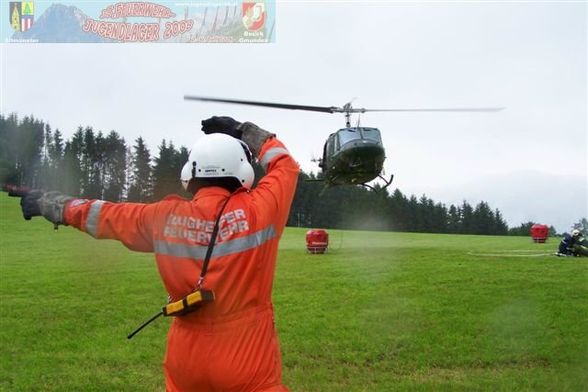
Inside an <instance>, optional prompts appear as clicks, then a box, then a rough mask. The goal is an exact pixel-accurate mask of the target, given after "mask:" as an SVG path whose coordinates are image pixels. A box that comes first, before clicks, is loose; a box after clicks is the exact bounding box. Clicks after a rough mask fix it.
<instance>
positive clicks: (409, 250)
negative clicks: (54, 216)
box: [0, 194, 588, 391]
mask: <svg viewBox="0 0 588 392" xmlns="http://www.w3.org/2000/svg"><path fill="white" fill-rule="evenodd" d="M304 233H305V230H304V229H288V230H287V231H286V233H285V235H284V238H283V239H282V243H281V249H280V254H279V261H278V269H277V273H276V280H275V289H274V302H275V308H276V322H277V325H278V329H279V332H280V340H281V346H282V353H283V362H284V380H285V382H286V384H287V385H288V387H289V388H290V389H291V390H292V391H395V390H419V391H420V390H423V391H438V390H464V391H470V390H489V391H496V390H500V391H512V390H544V391H585V390H588V260H587V259H578V258H557V257H554V256H551V255H549V253H552V252H553V251H554V250H555V248H556V246H557V240H551V241H550V242H548V243H547V244H544V245H539V244H533V243H531V242H530V240H529V239H528V238H522V237H521V238H518V237H484V236H457V235H430V234H411V233H373V232H350V231H346V232H343V231H335V230H332V231H330V234H331V245H332V247H331V251H330V253H329V254H326V255H309V254H306V253H305V251H304ZM165 297H166V294H165V291H164V289H163V286H162V284H161V283H160V281H159V277H158V273H157V270H156V267H155V264H154V262H153V257H152V255H149V254H141V253H133V252H130V251H128V250H126V249H125V248H124V247H123V246H121V245H120V244H118V243H116V242H114V241H96V240H94V239H92V238H91V237H89V236H87V235H86V234H83V233H79V232H77V231H76V230H74V229H72V228H60V229H59V230H58V231H57V232H54V231H53V229H52V226H51V225H50V224H49V223H47V222H46V221H44V220H42V219H40V218H37V219H34V220H33V221H31V222H25V221H24V220H22V218H21V216H20V211H19V209H18V200H17V199H9V198H8V197H6V194H0V345H1V346H0V390H2V391H161V390H163V388H164V383H163V374H162V370H161V361H162V358H163V354H164V350H165V339H166V331H167V328H168V325H169V320H167V319H160V320H158V321H157V322H156V323H154V324H152V325H151V326H149V327H148V328H146V329H145V330H144V331H142V332H141V333H140V334H139V335H138V336H137V337H135V338H134V339H132V340H130V341H128V340H127V339H126V335H127V334H128V333H129V332H130V331H131V330H133V329H134V328H135V327H136V326H138V324H139V323H140V322H142V321H143V320H144V319H145V318H147V317H149V316H150V315H152V314H153V313H155V312H156V311H157V310H158V308H159V307H160V306H161V304H162V303H163V302H164V301H165Z"/></svg>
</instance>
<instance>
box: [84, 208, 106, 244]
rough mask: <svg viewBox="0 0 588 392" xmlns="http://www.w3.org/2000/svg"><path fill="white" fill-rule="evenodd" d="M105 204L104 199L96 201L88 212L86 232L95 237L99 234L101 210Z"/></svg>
mask: <svg viewBox="0 0 588 392" xmlns="http://www.w3.org/2000/svg"><path fill="white" fill-rule="evenodd" d="M103 204H104V201H102V200H96V201H94V202H93V203H92V205H91V206H90V211H89V212H88V219H87V220H86V232H87V233H89V234H90V235H91V236H92V237H94V238H96V237H97V236H98V220H99V219H100V210H101V209H102V205H103Z"/></svg>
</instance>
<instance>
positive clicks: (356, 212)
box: [0, 114, 555, 235]
mask: <svg viewBox="0 0 588 392" xmlns="http://www.w3.org/2000/svg"><path fill="white" fill-rule="evenodd" d="M187 159H188V149H187V148H186V147H183V146H181V147H176V146H175V145H174V144H173V142H172V141H171V140H162V141H161V144H160V145H159V146H157V147H156V150H151V149H150V148H149V147H148V146H147V145H146V143H145V140H143V138H141V137H139V138H137V139H136V140H133V141H131V142H129V141H127V140H125V139H124V138H123V137H122V136H121V135H120V134H119V133H117V132H116V131H114V130H112V131H110V132H108V133H103V132H102V131H95V130H94V129H93V128H92V127H78V129H77V130H76V131H75V133H74V134H73V136H71V138H69V139H66V138H64V136H63V134H62V133H61V132H60V131H59V129H52V128H51V126H50V125H49V124H46V123H44V122H43V121H40V120H38V119H35V118H33V117H24V118H18V116H17V115H15V114H11V115H9V116H3V115H0V183H2V184H10V185H20V186H26V187H29V188H40V189H46V190H59V191H62V192H64V193H66V194H69V195H73V196H80V197H84V198H91V199H103V200H109V201H132V202H153V201H157V200H160V199H162V198H163V197H165V196H166V195H168V194H172V193H175V194H180V195H182V196H184V197H189V195H188V194H186V193H184V192H183V190H182V188H181V185H180V181H179V173H180V170H181V168H182V166H183V164H184V162H186V160H187ZM255 169H256V175H257V176H258V177H259V176H261V175H263V170H262V169H261V168H260V167H256V168H255ZM308 179H317V176H316V175H315V174H314V173H304V172H301V173H300V176H299V181H298V187H297V190H296V196H295V198H294V202H293V204H292V208H291V210H290V217H289V220H288V225H289V226H300V227H322V228H338V229H359V230H388V231H408V232H427V233H460V234H486V235H506V234H512V235H528V233H529V231H528V228H529V227H530V226H531V225H532V224H533V223H532V222H527V223H525V224H522V225H521V226H519V227H513V228H510V229H509V227H508V226H507V223H506V221H505V220H504V218H503V217H502V214H501V212H500V211H499V210H498V209H493V208H492V207H491V206H490V205H488V203H486V202H484V201H481V202H479V203H478V204H477V205H475V206H472V205H470V204H469V203H468V202H466V201H464V202H463V203H462V204H460V205H450V206H446V205H444V204H441V203H438V202H435V201H434V200H432V199H430V198H428V197H427V196H425V195H422V196H420V197H417V196H415V195H410V196H409V195H405V194H403V193H402V192H401V191H400V190H399V189H392V190H391V188H389V189H388V190H380V191H378V192H375V191H373V190H368V189H365V188H362V187H359V186H357V187H354V186H340V187H333V188H327V189H325V187H324V185H323V184H322V183H320V182H309V181H306V180H308ZM376 188H377V186H376ZM552 233H555V230H554V229H553V228H552Z"/></svg>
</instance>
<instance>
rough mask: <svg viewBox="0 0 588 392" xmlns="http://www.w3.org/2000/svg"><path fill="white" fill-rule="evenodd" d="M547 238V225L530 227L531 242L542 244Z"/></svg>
mask: <svg viewBox="0 0 588 392" xmlns="http://www.w3.org/2000/svg"><path fill="white" fill-rule="evenodd" d="M548 237H549V226H547V225H539V224H536V225H533V226H531V238H533V242H537V243H540V244H542V243H544V242H545V241H547V238H548Z"/></svg>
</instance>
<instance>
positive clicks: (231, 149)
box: [180, 133, 255, 189]
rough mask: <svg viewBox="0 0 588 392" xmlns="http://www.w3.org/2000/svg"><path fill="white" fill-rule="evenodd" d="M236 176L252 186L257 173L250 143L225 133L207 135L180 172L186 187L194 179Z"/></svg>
mask: <svg viewBox="0 0 588 392" xmlns="http://www.w3.org/2000/svg"><path fill="white" fill-rule="evenodd" d="M223 177H233V178H236V179H237V180H238V181H239V183H240V184H241V186H243V187H245V188H247V189H250V188H251V185H253V179H254V178H255V174H254V172H253V167H252V166H251V151H249V147H247V144H245V143H243V142H242V141H241V140H239V139H235V138H234V137H232V136H229V135H225V134H223V133H212V134H209V135H204V136H202V137H201V138H200V139H198V141H197V142H196V143H194V146H192V151H190V156H189V157H188V162H186V163H185V164H184V167H183V168H182V172H181V173H180V180H181V181H182V185H184V189H186V188H187V186H188V182H190V180H191V179H192V178H223Z"/></svg>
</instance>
